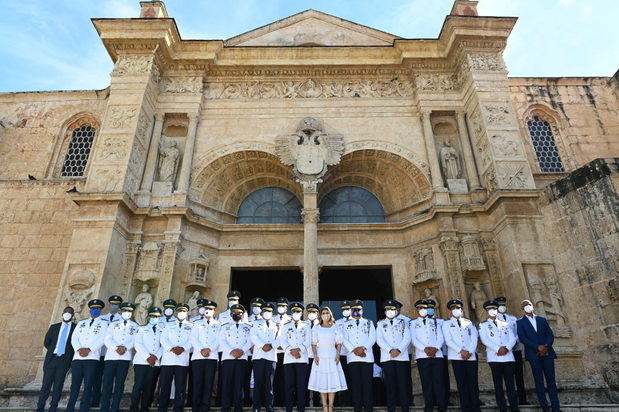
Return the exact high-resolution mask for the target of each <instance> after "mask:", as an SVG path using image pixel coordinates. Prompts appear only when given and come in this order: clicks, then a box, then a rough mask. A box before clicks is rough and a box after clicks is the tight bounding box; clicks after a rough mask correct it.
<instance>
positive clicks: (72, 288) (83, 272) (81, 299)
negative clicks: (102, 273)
mask: <svg viewBox="0 0 619 412" xmlns="http://www.w3.org/2000/svg"><path fill="white" fill-rule="evenodd" d="M69 273H70V275H69V277H68V279H67V289H66V291H65V298H64V300H65V303H66V305H67V306H71V307H73V309H74V310H75V318H76V319H77V320H80V319H85V318H87V317H88V307H87V306H86V303H87V302H88V300H89V299H90V298H91V296H92V294H93V292H94V289H95V274H94V272H93V270H92V269H89V268H86V267H83V266H82V265H70V266H69Z"/></svg>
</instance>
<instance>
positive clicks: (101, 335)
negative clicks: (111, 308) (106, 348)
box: [71, 318, 108, 360]
mask: <svg viewBox="0 0 619 412" xmlns="http://www.w3.org/2000/svg"><path fill="white" fill-rule="evenodd" d="M107 325H108V322H107V321H105V320H101V319H99V318H95V319H92V318H88V319H83V320H80V321H79V322H78V323H77V326H76V327H75V330H74V331H73V335H71V346H73V349H74V350H75V354H74V355H73V360H99V358H100V357H101V347H103V343H104V342H103V341H104V339H105V331H106V329H107ZM81 348H88V349H90V353H89V354H88V355H87V356H86V357H82V356H80V354H79V353H78V349H81Z"/></svg>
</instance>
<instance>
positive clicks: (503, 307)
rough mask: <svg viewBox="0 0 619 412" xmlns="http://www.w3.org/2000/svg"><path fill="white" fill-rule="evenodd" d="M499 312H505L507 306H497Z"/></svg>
mask: <svg viewBox="0 0 619 412" xmlns="http://www.w3.org/2000/svg"><path fill="white" fill-rule="evenodd" d="M499 312H500V313H505V312H507V308H506V307H505V306H503V305H501V306H499Z"/></svg>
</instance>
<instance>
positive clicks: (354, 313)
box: [352, 309, 363, 318]
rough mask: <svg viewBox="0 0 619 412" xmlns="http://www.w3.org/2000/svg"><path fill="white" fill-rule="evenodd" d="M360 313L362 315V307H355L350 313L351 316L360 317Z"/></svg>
mask: <svg viewBox="0 0 619 412" xmlns="http://www.w3.org/2000/svg"><path fill="white" fill-rule="evenodd" d="M361 315H363V310H362V309H356V310H354V311H353V313H352V316H353V318H360V317H361Z"/></svg>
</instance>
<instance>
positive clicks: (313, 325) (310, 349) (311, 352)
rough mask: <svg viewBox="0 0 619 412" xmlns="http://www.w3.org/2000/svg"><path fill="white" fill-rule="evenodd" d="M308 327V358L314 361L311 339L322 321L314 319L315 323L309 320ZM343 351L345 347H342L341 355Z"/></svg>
mask: <svg viewBox="0 0 619 412" xmlns="http://www.w3.org/2000/svg"><path fill="white" fill-rule="evenodd" d="M307 325H308V326H309V328H310V346H308V347H307V357H308V359H314V351H312V339H311V336H312V330H313V329H314V328H315V327H316V325H320V321H319V320H318V319H314V321H313V322H312V321H310V320H308V321H307ZM342 349H344V347H342V348H341V349H340V353H341V352H342Z"/></svg>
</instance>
